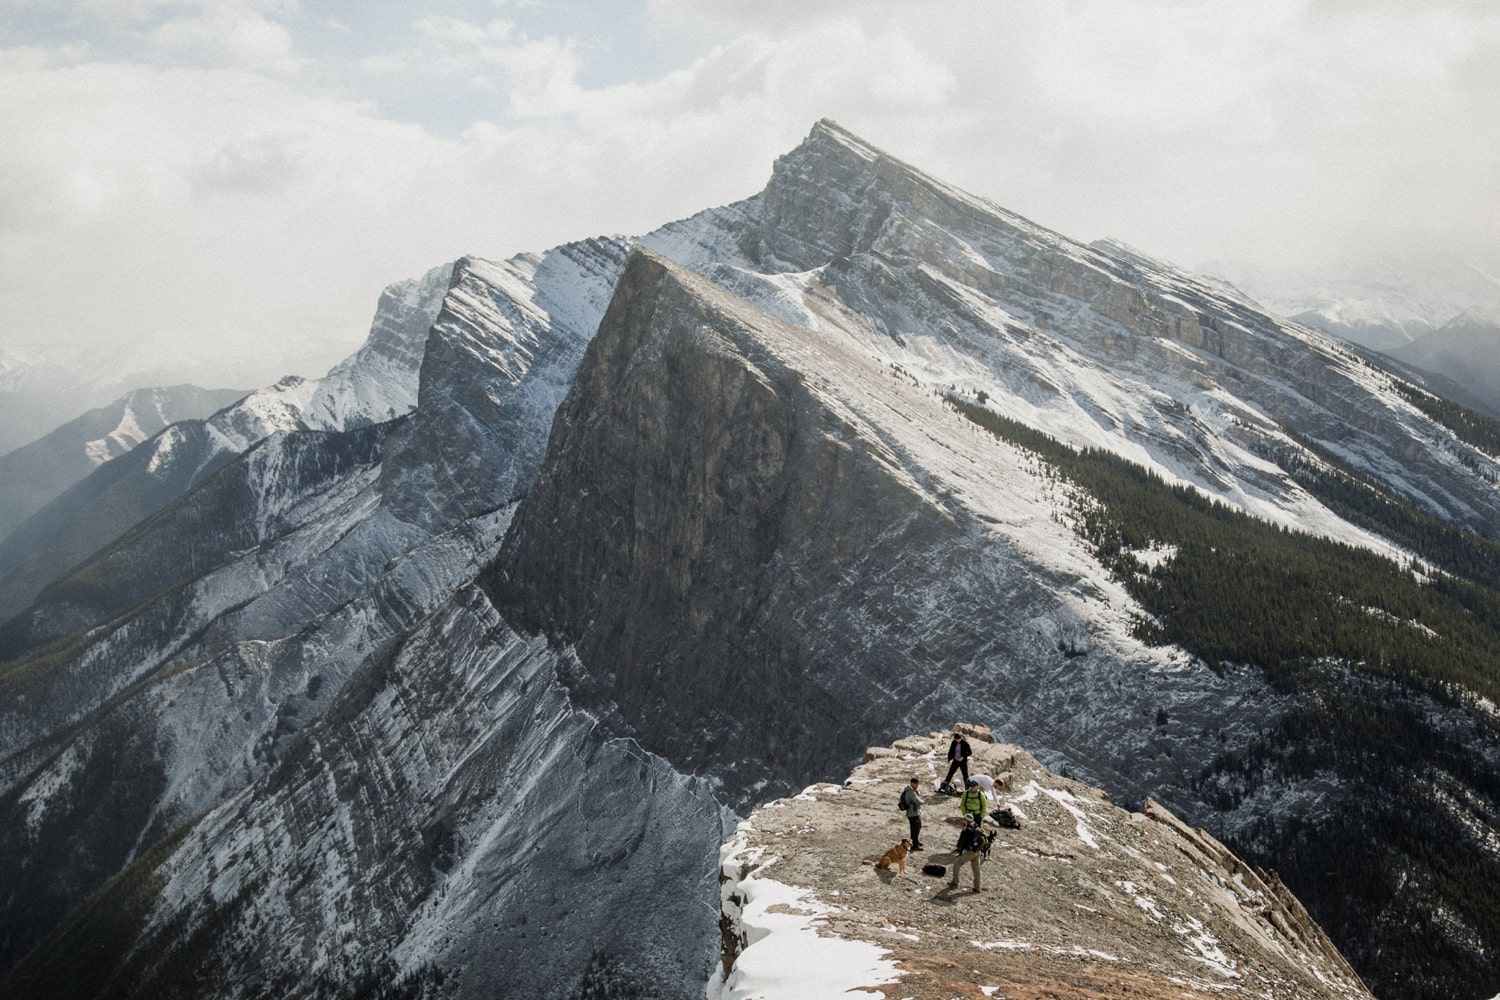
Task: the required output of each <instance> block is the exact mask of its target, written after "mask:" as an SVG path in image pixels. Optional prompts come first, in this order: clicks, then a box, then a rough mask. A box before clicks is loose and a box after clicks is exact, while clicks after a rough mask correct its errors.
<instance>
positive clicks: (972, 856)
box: [948, 789, 982, 892]
mask: <svg viewBox="0 0 1500 1000" xmlns="http://www.w3.org/2000/svg"><path fill="white" fill-rule="evenodd" d="M976 790H977V789H976ZM954 853H955V854H957V857H955V858H954V859H953V880H952V881H951V882H949V883H948V888H950V889H957V888H958V872H959V868H960V866H961V865H963V863H964V862H965V861H967V862H968V863H969V868H970V870H972V871H973V872H974V890H973V891H974V892H981V891H982V889H981V887H980V885H979V860H980V844H979V824H978V823H977V822H974V821H973V820H970V819H967V818H966V819H965V820H964V828H963V831H962V832H961V833H959V835H958V847H956V848H955V849H954Z"/></svg>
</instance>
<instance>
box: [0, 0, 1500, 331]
mask: <svg viewBox="0 0 1500 1000" xmlns="http://www.w3.org/2000/svg"><path fill="white" fill-rule="evenodd" d="M10 2H11V3H14V2H15V0H10ZM95 2H96V3H102V0H95ZM377 6H378V7H380V9H381V10H383V11H385V13H386V15H387V21H386V22H384V23H385V24H386V28H387V30H385V31H384V33H382V34H380V35H379V36H378V38H379V40H378V42H377V43H372V45H373V47H374V49H375V51H373V52H372V51H370V48H369V47H367V48H365V49H363V50H361V49H360V48H359V46H358V44H357V43H358V42H360V41H361V40H362V38H363V37H364V36H363V35H362V31H363V28H364V25H363V22H361V21H359V20H356V18H358V17H360V16H362V13H363V11H362V9H361V8H359V7H357V6H348V7H346V8H339V9H337V10H329V11H323V12H321V13H320V14H319V19H318V20H316V21H313V20H310V19H308V18H307V17H306V16H305V15H304V14H303V13H302V11H301V10H300V8H299V7H298V6H297V5H296V4H294V3H290V2H280V0H278V2H273V3H260V4H251V3H229V2H224V0H218V2H210V0H199V2H184V3H172V4H165V3H163V4H156V3H154V2H153V0H115V2H114V3H113V5H112V7H113V10H114V12H115V15H116V16H119V17H124V16H126V15H127V14H129V15H130V16H134V17H137V18H140V19H143V20H144V24H143V30H145V31H147V32H148V33H150V37H151V38H152V39H154V43H155V44H154V47H151V48H149V49H148V50H146V51H147V54H155V55H157V56H159V57H161V58H163V59H166V60H167V62H166V63H165V64H163V65H158V66H147V65H139V64H132V63H129V62H126V61H124V60H123V59H117V60H115V61H104V60H102V59H101V58H100V57H99V56H97V55H95V56H92V57H91V56H89V55H88V54H87V53H88V52H89V51H98V47H97V45H96V46H95V48H94V49H92V50H91V49H80V48H77V47H76V46H75V47H74V48H73V49H72V50H71V51H69V52H68V53H67V54H64V53H63V51H62V49H61V47H60V46H59V45H58V44H57V43H55V42H54V45H53V47H52V48H51V49H47V48H44V47H42V46H40V45H38V46H36V47H33V48H30V49H11V50H0V129H4V130H5V134H7V136H8V137H11V139H12V141H9V142H7V143H5V144H3V145H0V330H4V331H5V333H4V336H6V337H8V338H14V339H18V340H20V339H34V338H51V339H58V338H83V337H85V336H89V337H110V336H114V337H119V336H136V335H138V334H140V333H142V332H146V331H151V332H157V333H163V332H164V331H165V333H164V334H163V335H166V334H170V335H171V336H174V337H176V338H178V340H179V341H181V342H184V343H195V342H200V341H202V340H204V339H206V338H208V337H209V336H210V335H212V336H218V335H220V334H223V335H231V336H237V337H240V338H242V339H244V338H252V337H254V338H268V339H269V338H272V337H280V336H287V337H304V338H305V337H311V336H314V335H315V334H316V333H317V332H318V331H320V330H322V331H327V330H330V329H340V330H344V331H347V332H348V335H349V336H350V337H351V339H352V338H353V336H354V333H353V331H354V330H356V329H357V328H359V327H361V326H362V325H363V324H364V323H365V322H367V320H368V314H369V309H370V307H371V306H372V305H373V302H374V300H375V297H376V295H377V293H378V291H379V288H380V286H381V285H383V284H384V283H386V282H388V281H391V280H394V279H397V278H401V277H407V276H413V275H416V274H418V273H420V272H422V271H423V270H425V269H426V268H427V267H429V266H431V265H433V264H435V263H438V262H439V261H442V260H445V259H451V258H453V257H456V256H458V255H460V254H464V253H477V254H480V255H483V256H492V257H502V256H508V255H510V254H512V253H515V252H518V251H520V250H540V249H545V248H546V247H548V246H552V245H554V244H556V243H558V242H560V241H562V240H565V239H571V238H579V237H583V236H587V235H593V234H597V233H638V232H643V231H645V230H647V229H650V228H653V227H655V226H656V225H659V224H661V223H663V222H665V221H668V220H670V219H672V218H676V217H679V216H682V215H686V214H689V213H691V212H693V211H695V210H697V209H700V208H704V207H708V206H711V205H717V204H723V203H725V202H728V201H731V200H735V199H738V198H742V197H745V196H747V195H749V194H752V193H753V192H754V191H756V190H757V189H758V188H759V187H760V186H761V185H762V184H763V183H764V182H765V179H766V178H767V176H768V175H769V172H770V168H771V163H772V160H773V159H774V158H775V157H776V156H777V155H779V154H780V153H783V152H785V151H786V150H788V149H790V148H791V147H792V146H794V145H795V144H796V143H797V142H798V141H799V140H800V139H801V137H802V136H803V135H805V134H806V132H807V129H808V128H809V127H810V126H811V124H812V123H813V122H814V121H816V120H817V119H818V118H821V117H825V116H827V117H832V118H834V119H836V120H838V121H840V122H841V123H842V124H844V125H845V126H847V127H849V128H851V129H853V130H855V131H856V132H859V133H861V134H863V135H864V136H865V137H866V138H868V139H870V140H871V141H872V142H875V143H876V144H878V145H882V146H884V147H885V148H887V149H889V150H890V151H891V152H892V153H894V154H896V155H898V156H902V157H904V158H906V159H908V160H909V161H911V162H912V163H914V164H915V165H917V166H919V167H921V168H923V169H925V170H927V171H928V172H930V173H933V174H935V175H937V176H940V177H943V178H945V179H948V180H951V181H953V182H955V183H957V184H960V185H961V186H964V187H966V188H968V189H969V190H971V191H974V192H975V193H978V194H981V195H984V196H987V197H990V198H992V199H993V200H995V201H997V202H999V203H1001V204H1003V205H1006V206H1007V207H1010V208H1012V209H1014V210H1017V211H1020V212H1022V213H1024V214H1027V215H1030V216H1031V217H1033V218H1034V219H1036V221H1038V222H1040V223H1042V224H1044V225H1049V226H1052V227H1054V228H1057V229H1060V230H1061V231H1063V232H1065V233H1068V234H1069V235H1072V236H1076V237H1080V238H1085V239H1089V238H1094V237H1098V236H1104V235H1112V236H1118V237H1121V238H1124V239H1126V240H1128V241H1130V242H1132V243H1135V244H1137V245H1138V246H1140V247H1142V248H1143V249H1146V250H1148V251H1151V252H1155V253H1160V254H1162V255H1164V256H1167V257H1172V258H1175V259H1178V260H1181V261H1183V262H1184V263H1187V264H1189V265H1191V264H1193V263H1195V262H1196V261H1198V260H1201V259H1205V258H1208V257H1223V256H1248V257H1257V256H1260V257H1263V258H1264V257H1269V258H1271V259H1278V258H1280V257H1284V256H1287V255H1289V254H1294V253H1310V252H1311V250H1312V249H1313V248H1314V247H1316V248H1318V249H1320V250H1328V249H1337V248H1339V247H1340V246H1342V245H1344V244H1347V243H1350V242H1354V243H1359V244H1374V243H1380V244H1382V245H1398V246H1399V245H1410V244H1412V243H1413V242H1415V241H1418V240H1422V239H1440V240H1442V241H1444V242H1445V243H1447V244H1448V245H1449V246H1451V247H1457V248H1460V250H1461V252H1464V253H1467V254H1469V255H1471V256H1473V257H1475V258H1476V259H1481V260H1483V261H1484V262H1485V263H1487V265H1488V266H1490V267H1492V268H1496V269H1500V247H1497V245H1496V241H1497V238H1500V237H1497V236H1496V234H1495V231H1494V227H1493V221H1492V220H1493V219H1495V218H1497V217H1500V169H1497V163H1500V150H1497V145H1500V138H1497V136H1496V134H1495V131H1496V130H1495V128H1494V126H1493V125H1492V124H1491V122H1490V119H1491V118H1492V117H1493V108H1494V107H1495V106H1496V101H1497V100H1500V78H1497V77H1500V71H1497V68H1496V67H1500V13H1491V12H1490V11H1489V8H1488V7H1487V6H1484V5H1463V4H1457V3H1449V4H1433V5H1423V6H1422V7H1420V8H1408V7H1406V6H1404V5H1400V4H1396V3H1394V2H1390V3H1385V4H1374V5H1360V4H1352V3H1342V2H1313V0H1272V2H1267V3H1260V4H1255V5H1251V4H1248V3H1238V2H1231V3H1224V4H1214V5H1211V6H1208V5H1197V4H1182V3H1170V2H1168V3H1162V2H1154V3H1153V2H1147V0H1133V2H1132V0H1116V2H1111V3H1103V2H1101V0H1075V2H1072V3H1069V4H1045V5H1043V4H1022V3H1015V2H1010V3H1007V2H999V0H997V2H984V3H977V2H955V3H951V4H947V5H943V7H942V9H941V11H937V10H936V9H935V8H934V7H933V6H932V5H930V4H919V3H915V2H908V0H885V2H880V3H860V4H855V3H852V2H833V3H828V4H804V3H795V4H793V3H790V2H788V3H787V4H786V5H785V6H777V5H775V4H773V5H772V6H770V7H762V6H757V7H755V8H752V7H750V6H748V5H743V4H735V3H730V2H728V0H717V2H713V3H708V4H699V3H687V2H686V0H653V2H652V10H653V12H654V13H655V15H656V16H657V17H659V18H672V19H676V21H677V25H678V27H679V28H681V29H682V31H681V32H680V33H677V34H673V33H670V32H669V33H666V34H663V35H662V36H661V37H662V38H663V39H667V40H666V41H660V42H659V44H672V43H673V42H672V41H671V40H672V39H679V38H702V37H710V36H711V37H714V38H716V39H717V40H718V41H717V43H716V44H715V45H713V46H712V47H711V48H702V49H698V50H695V51H686V50H684V51H681V52H677V53H675V55H674V58H672V59H671V60H668V63H669V64H670V65H672V66H674V67H675V68H673V69H671V70H670V71H667V72H662V73H659V74H655V75H643V74H640V73H634V72H610V73H605V74H603V77H604V78H606V79H610V80H616V81H618V80H625V81H628V82H614V83H611V84H609V85H593V84H590V83H588V82H586V81H588V80H589V79H597V78H599V76H598V74H594V75H592V76H591V72H592V71H594V70H596V69H597V67H596V66H595V65H593V63H594V61H597V60H600V59H607V58H612V57H623V58H627V59H628V58H629V55H630V53H629V51H628V49H626V50H625V51H624V52H623V54H622V53H621V49H620V47H619V46H611V45H610V44H607V41H608V32H609V25H608V23H607V22H606V21H604V20H603V19H602V18H601V19H600V21H599V23H597V24H596V25H594V29H595V31H596V34H594V35H587V34H580V33H576V32H570V31H564V30H562V29H561V28H559V24H558V23H557V22H555V21H534V20H531V18H533V17H536V16H540V15H541V14H544V13H553V12H552V11H550V10H549V9H548V8H546V7H545V5H544V6H543V7H534V6H531V5H528V4H517V3H493V2H489V0H472V2H471V3H470V4H469V6H468V7H467V8H466V9H465V8H460V7H454V8H451V9H452V10H455V11H457V12H458V13H450V14H445V15H442V16H438V15H429V16H425V17H415V16H412V18H411V20H406V17H407V15H404V14H399V13H393V11H395V10H396V8H395V7H391V6H388V5H377ZM606 7H607V5H601V7H600V9H601V10H602V9H605V8H606ZM371 9H372V10H373V9H374V8H371ZM404 9H405V8H401V10H404ZM460 14H461V15H462V16H459V15H460ZM335 15H336V16H337V18H338V20H339V21H340V22H341V23H344V24H348V25H350V26H351V27H352V28H353V30H352V31H343V32H340V31H333V30H332V29H330V28H329V27H328V24H329V23H330V22H329V21H328V18H329V17H333V16H335ZM497 15H498V16H497ZM393 25H394V27H395V28H397V29H400V30H392V26H393ZM564 27H566V26H564ZM575 27H576V26H575ZM237 28H239V29H243V34H242V35H240V36H236V34H235V30H236V29H237ZM314 29H317V30H322V31H325V32H327V34H328V36H329V38H333V37H335V36H336V38H337V39H338V44H339V45H340V46H343V48H341V49H340V53H341V54H340V55H339V57H338V58H337V59H334V58H333V57H331V56H329V55H327V54H324V55H322V56H319V55H318V53H317V51H316V50H315V49H313V48H312V47H310V44H309V42H308V41H307V39H308V38H310V37H314V35H313V34H312V32H313V30H314ZM699 29H701V30H699ZM372 37H373V36H372ZM397 38H404V39H405V40H406V41H407V42H408V43H409V44H407V45H406V47H405V48H403V49H400V50H397V49H395V48H394V45H395V41H394V40H395V39H397ZM325 41H328V39H325ZM637 41H639V42H640V43H641V44H652V38H651V37H649V36H642V37H641V38H639V39H637ZM653 56H654V57H655V58H654V59H653V64H655V62H659V61H661V60H660V58H659V57H660V56H661V53H654V54H653ZM167 57H170V59H168V58H167ZM171 63H183V64H185V65H186V66H191V67H195V68H184V66H179V67H178V68H169V66H170V64H171ZM213 67H218V68H213ZM424 114H427V115H432V116H433V118H431V119H429V118H421V117H419V116H420V115H424ZM441 114H446V115H448V124H446V125H445V126H443V127H437V126H429V125H428V124H425V123H426V122H429V121H432V120H436V116H438V115H441ZM397 115H399V116H401V117H402V118H404V119H406V120H404V121H403V120H397V118H396V116H397ZM455 122H456V124H454V123H455ZM270 289H275V291H274V293H271V292H269V291H268V290H270ZM64 303H66V305H64Z"/></svg>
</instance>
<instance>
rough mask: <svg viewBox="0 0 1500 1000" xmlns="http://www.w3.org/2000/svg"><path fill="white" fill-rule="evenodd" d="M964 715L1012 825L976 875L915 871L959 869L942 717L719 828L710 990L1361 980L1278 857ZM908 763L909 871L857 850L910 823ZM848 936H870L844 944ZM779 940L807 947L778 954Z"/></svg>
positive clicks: (877, 848) (1229, 988)
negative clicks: (837, 780) (916, 812)
mask: <svg viewBox="0 0 1500 1000" xmlns="http://www.w3.org/2000/svg"><path fill="white" fill-rule="evenodd" d="M960 730H961V731H964V732H966V733H967V734H968V736H969V739H970V742H971V744H972V746H973V747H974V750H975V759H974V762H973V764H972V766H971V772H970V773H971V774H972V773H980V774H983V773H988V774H992V775H994V776H996V777H997V778H1000V777H1003V778H1004V779H1005V790H1004V791H1000V790H999V788H998V783H997V790H996V797H997V798H998V799H999V800H1000V805H1001V806H1002V808H1003V807H1008V808H1009V811H1010V812H1011V813H1012V814H1013V815H1014V816H1015V817H1016V818H1017V819H1018V820H1019V823H1020V825H1019V828H1015V829H1001V830H999V836H998V837H997V839H996V840H995V842H994V845H993V847H992V848H991V852H990V857H989V859H988V860H987V861H986V862H985V863H984V864H983V866H982V869H981V870H982V880H983V886H984V888H983V890H982V891H980V892H978V893H975V892H973V891H972V890H971V888H970V879H969V872H968V868H967V866H965V867H964V868H963V869H962V875H961V879H960V885H961V888H959V889H957V890H955V889H953V888H951V887H950V886H949V881H948V877H947V876H943V877H932V876H928V875H925V874H923V873H922V865H923V863H924V862H931V863H939V864H943V865H946V866H948V867H949V872H950V874H951V871H952V865H953V863H954V861H955V857H956V856H955V855H954V854H953V852H952V850H951V848H952V847H953V845H954V843H955V841H956V836H957V834H956V829H957V827H956V826H955V825H953V824H954V823H955V821H956V819H957V814H958V808H957V800H956V799H952V798H949V797H947V796H944V795H940V794H936V793H935V792H934V791H933V790H934V788H935V787H936V784H937V782H938V781H939V780H940V779H941V778H942V776H943V774H944V773H945V772H946V767H947V760H946V749H947V745H948V736H947V732H946V731H945V732H935V733H932V734H930V735H927V736H911V737H908V738H905V739H902V740H898V741H896V742H895V743H894V744H892V745H891V746H889V747H874V748H871V749H870V750H869V751H868V753H867V755H866V760H865V763H864V764H862V765H860V766H859V767H857V768H855V770H854V771H853V772H852V773H851V774H850V775H849V777H848V779H847V780H846V781H845V782H844V783H843V784H842V785H839V784H832V783H829V784H817V785H813V786H811V787H809V788H807V789H806V790H805V791H803V792H802V793H801V794H800V795H796V796H793V797H791V798H786V799H779V800H776V801H774V802H771V803H768V804H766V805H764V806H762V807H761V808H759V809H757V810H756V811H755V812H754V813H753V814H751V816H750V818H749V819H747V820H745V821H744V822H742V823H741V824H740V825H739V827H738V829H737V830H736V831H735V833H734V834H733V836H731V837H730V838H729V839H728V840H727V841H726V842H725V844H724V847H723V849H722V850H721V855H720V856H721V884H722V899H723V917H722V920H721V928H722V930H723V932H724V953H723V958H722V963H721V966H720V968H719V969H718V970H717V972H716V975H715V978H714V980H713V982H712V983H711V984H710V988H709V996H710V997H711V998H715V1000H728V998H732V997H742V996H782V995H786V996H795V995H802V996H808V995H814V994H815V993H816V994H818V995H821V993H822V991H824V990H829V991H832V990H837V991H839V992H843V991H844V990H851V991H856V992H858V995H873V994H866V993H863V992H859V991H863V990H870V991H874V990H877V989H880V990H882V992H883V995H886V996H900V997H904V998H913V1000H927V998H932V1000H939V998H941V1000H948V998H952V997H975V998H979V997H1005V998H1011V1000H1021V998H1028V1000H1029V998H1034V997H1051V998H1063V997H1068V998H1072V997H1077V998H1084V997H1088V998H1093V997H1104V996H1121V995H1125V994H1127V993H1128V994H1129V995H1130V996H1133V997H1145V998H1157V997H1160V998H1166V997H1172V998H1174V1000H1179V998H1184V997H1191V998H1200V997H1201V998H1207V997H1217V998H1225V997H1241V996H1243V997H1267V996H1274V997H1278V998H1284V1000H1294V998H1309V1000H1310V998H1315V997H1316V998H1358V997H1369V996H1370V994H1369V992H1368V991H1367V990H1366V989H1365V987H1364V985H1363V984H1362V983H1361V982H1360V979H1359V977H1358V976H1357V975H1356V974H1355V973H1354V972H1353V970H1352V969H1350V967H1349V965H1348V963H1347V962H1345V961H1344V959H1343V957H1342V956H1341V955H1340V954H1339V952H1338V950H1337V948H1335V947H1334V945H1333V944H1332V942H1331V941H1329V939H1328V937H1327V935H1326V934H1324V933H1323V931H1322V929H1321V928H1320V927H1318V925H1317V924H1316V923H1315V922H1313V920H1312V919H1311V918H1310V917H1309V916H1308V914H1307V912H1306V910H1304V909H1303V907H1302V905H1301V903H1299V902H1298V901H1297V899H1296V897H1295V896H1293V895H1292V894H1291V892H1290V891H1289V890H1287V889H1286V888H1285V887H1284V886H1283V885H1282V884H1281V882H1280V881H1279V880H1278V879H1277V878H1276V875H1275V873H1273V872H1267V871H1264V870H1261V869H1257V868H1252V867H1250V866H1249V865H1247V864H1245V863H1244V862H1243V861H1242V860H1240V859H1239V858H1238V857H1237V856H1235V855H1234V854H1233V853H1232V852H1231V851H1229V850H1228V849H1227V848H1226V847H1224V845H1222V844H1220V843H1219V842H1218V841H1217V840H1215V839H1214V838H1213V837H1211V836H1209V835H1208V834H1207V833H1205V832H1203V831H1202V830H1195V829H1193V828H1191V827H1190V826H1188V825H1187V824H1185V823H1183V822H1182V821H1181V820H1179V819H1178V818H1177V817H1176V816H1174V815H1173V814H1172V813H1171V812H1169V811H1168V810H1167V809H1166V808H1164V807H1163V806H1161V805H1160V804H1158V803H1156V802H1153V801H1151V800H1150V799H1147V800H1146V802H1145V804H1144V806H1143V807H1142V809H1141V810H1140V811H1138V812H1129V811H1126V810H1125V809H1122V808H1120V807H1118V806H1116V805H1113V804H1111V803H1110V801H1109V799H1108V796H1107V795H1106V794H1105V793H1104V792H1102V791H1100V790H1098V789H1096V788H1090V787H1088V786H1086V785H1082V784H1080V783H1078V782H1076V781H1072V780H1069V779H1067V778H1064V777H1061V776H1059V775H1056V774H1053V773H1052V772H1051V771H1049V770H1048V769H1047V768H1045V767H1043V766H1042V765H1041V764H1040V763H1039V762H1038V761H1037V760H1036V758H1034V757H1032V756H1031V755H1030V754H1029V753H1027V752H1026V751H1024V750H1022V749H1021V748H1019V747H1016V746H1012V745H1008V744H999V743H995V742H992V737H991V736H990V734H989V731H988V730H987V729H986V728H985V727H983V726H961V727H960ZM912 776H916V777H918V778H919V779H921V781H922V784H923V787H924V789H925V790H926V791H925V794H924V798H925V799H926V802H927V804H926V806H925V807H924V809H923V839H924V840H925V841H926V842H927V844H926V847H927V850H926V851H925V852H923V853H914V854H911V855H910V856H909V857H908V858H907V868H906V871H905V872H904V873H902V872H900V871H898V870H897V869H895V868H891V869H888V870H882V869H879V868H875V867H871V866H868V865H866V864H862V863H861V862H862V861H865V862H868V861H873V860H875V859H876V858H878V857H879V855H880V854H881V853H882V852H883V851H885V850H886V849H887V848H888V847H890V846H891V844H893V843H895V842H896V841H897V840H898V839H900V838H901V837H904V836H905V835H906V833H907V828H906V820H905V817H904V816H902V815H901V814H899V813H898V812H897V811H896V810H894V809H893V808H892V804H893V803H894V802H895V801H896V800H897V798H898V796H899V795H900V792H901V789H902V788H903V787H904V786H905V784H906V782H907V780H908V779H909V778H910V777H912ZM986 826H987V828H989V829H994V828H993V827H990V826H989V824H986ZM855 942H862V943H865V944H866V945H867V946H868V949H867V950H865V951H864V952H860V951H859V950H858V949H855V950H853V951H852V952H851V950H850V948H849V946H850V945H851V944H852V943H855ZM791 948H794V949H795V950H796V953H797V954H798V955H799V956H800V957H801V959H802V961H799V962H795V963H790V962H784V961H777V960H776V959H777V957H778V956H784V955H786V954H787V952H788V949H791ZM834 949H838V950H837V951H835V950H834ZM851 957H853V958H854V960H853V961H851ZM840 970H843V971H844V974H845V975H846V976H847V977H848V978H847V981H846V982H837V981H835V980H836V979H837V975H838V972H839V971H840Z"/></svg>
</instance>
